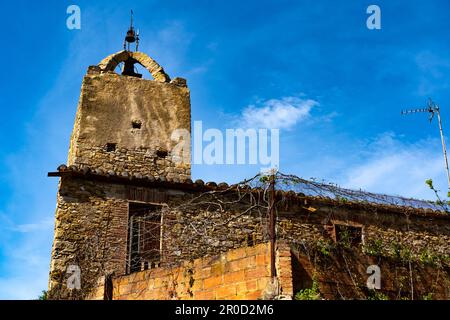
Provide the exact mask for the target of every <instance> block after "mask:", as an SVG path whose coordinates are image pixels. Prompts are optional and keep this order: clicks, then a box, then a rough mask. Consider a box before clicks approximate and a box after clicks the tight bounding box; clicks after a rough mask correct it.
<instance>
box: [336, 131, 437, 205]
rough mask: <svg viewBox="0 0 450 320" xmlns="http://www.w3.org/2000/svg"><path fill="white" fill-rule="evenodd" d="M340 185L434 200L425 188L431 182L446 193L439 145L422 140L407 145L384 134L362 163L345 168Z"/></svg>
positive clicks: (432, 141)
mask: <svg viewBox="0 0 450 320" xmlns="http://www.w3.org/2000/svg"><path fill="white" fill-rule="evenodd" d="M348 168H349V169H348V170H346V171H345V172H344V175H343V176H344V177H343V182H342V184H343V185H344V186H345V187H349V188H356V189H359V188H363V189H365V190H369V191H373V192H381V193H388V194H394V195H403V196H407V197H414V198H422V199H431V200H436V199H434V194H433V193H432V192H431V190H429V188H428V187H427V186H426V184H425V180H427V179H429V178H432V179H433V180H434V181H435V182H436V186H437V187H438V188H440V189H441V190H442V191H445V190H446V183H445V172H444V160H443V158H442V153H441V152H440V146H439V141H437V140H422V141H419V142H416V143H413V144H407V143H404V142H402V141H401V140H399V139H398V137H397V136H396V135H395V134H393V133H385V134H383V135H381V136H380V137H378V138H377V139H375V141H373V142H372V143H370V144H369V145H368V146H367V149H366V150H365V152H364V153H363V154H362V155H361V163H359V164H356V165H355V164H352V163H349V164H348Z"/></svg>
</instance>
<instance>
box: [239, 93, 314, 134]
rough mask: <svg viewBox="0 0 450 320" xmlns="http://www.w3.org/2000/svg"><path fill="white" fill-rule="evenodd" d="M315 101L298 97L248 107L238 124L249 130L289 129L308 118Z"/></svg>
mask: <svg viewBox="0 0 450 320" xmlns="http://www.w3.org/2000/svg"><path fill="white" fill-rule="evenodd" d="M317 105H318V102H317V101H314V100H311V99H302V98H298V97H283V98H281V99H270V100H265V101H261V102H258V103H256V104H253V105H249V106H248V107H247V108H245V109H244V110H243V111H242V114H241V117H240V120H239V124H240V125H241V126H243V127H250V128H268V129H291V128H293V127H294V126H295V125H297V124H298V123H299V122H301V121H303V120H305V119H307V118H309V117H310V113H311V109H312V108H313V107H315V106H317Z"/></svg>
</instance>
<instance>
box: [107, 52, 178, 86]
mask: <svg viewBox="0 0 450 320" xmlns="http://www.w3.org/2000/svg"><path fill="white" fill-rule="evenodd" d="M129 58H131V59H134V60H135V61H136V62H137V63H139V64H140V65H141V66H143V67H144V68H145V69H147V70H148V72H150V74H151V75H152V77H153V79H155V81H159V82H169V81H170V77H169V76H168V75H167V74H166V73H165V72H164V69H163V67H161V66H160V65H159V64H158V63H157V62H156V61H155V60H153V59H152V58H150V57H149V56H148V55H146V54H145V53H142V52H129V51H120V52H117V53H114V54H112V55H110V56H108V57H106V58H105V59H103V60H102V61H101V62H100V63H99V64H98V66H99V67H100V68H101V69H102V71H103V72H107V71H114V70H115V69H116V67H117V66H118V64H119V63H121V62H125V61H126V60H128V59H129Z"/></svg>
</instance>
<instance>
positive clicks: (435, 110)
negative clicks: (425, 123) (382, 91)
mask: <svg viewBox="0 0 450 320" xmlns="http://www.w3.org/2000/svg"><path fill="white" fill-rule="evenodd" d="M420 112H422V113H424V112H428V113H429V114H430V122H431V121H433V118H434V115H435V114H436V115H437V119H438V124H439V132H440V134H441V142H442V151H443V153H444V160H445V170H446V172H447V182H448V190H449V193H450V172H449V170H448V159H447V148H446V147H445V139H444V131H443V130H442V121H441V112H440V109H439V106H438V105H437V104H436V103H434V102H433V100H431V99H429V100H428V105H427V107H426V108H421V109H410V110H404V111H402V115H407V114H412V113H420Z"/></svg>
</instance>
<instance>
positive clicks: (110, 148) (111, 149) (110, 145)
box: [106, 143, 117, 152]
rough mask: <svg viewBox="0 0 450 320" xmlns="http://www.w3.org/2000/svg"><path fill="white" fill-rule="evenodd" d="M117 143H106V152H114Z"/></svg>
mask: <svg viewBox="0 0 450 320" xmlns="http://www.w3.org/2000/svg"><path fill="white" fill-rule="evenodd" d="M116 148H117V144H116V143H107V144H106V152H114V151H116Z"/></svg>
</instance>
